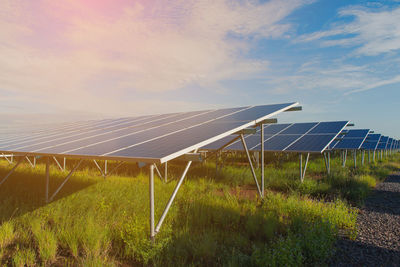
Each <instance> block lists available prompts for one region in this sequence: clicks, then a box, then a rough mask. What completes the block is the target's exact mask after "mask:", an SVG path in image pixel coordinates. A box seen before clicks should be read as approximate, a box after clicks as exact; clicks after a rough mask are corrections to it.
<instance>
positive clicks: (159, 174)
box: [154, 163, 165, 181]
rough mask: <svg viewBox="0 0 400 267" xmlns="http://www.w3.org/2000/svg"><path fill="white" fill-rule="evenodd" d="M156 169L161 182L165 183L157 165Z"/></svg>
mask: <svg viewBox="0 0 400 267" xmlns="http://www.w3.org/2000/svg"><path fill="white" fill-rule="evenodd" d="M154 169H155V170H156V172H157V175H158V177H160V179H161V181H165V179H164V177H163V176H162V175H161V172H160V170H159V169H158V167H157V164H155V163H154Z"/></svg>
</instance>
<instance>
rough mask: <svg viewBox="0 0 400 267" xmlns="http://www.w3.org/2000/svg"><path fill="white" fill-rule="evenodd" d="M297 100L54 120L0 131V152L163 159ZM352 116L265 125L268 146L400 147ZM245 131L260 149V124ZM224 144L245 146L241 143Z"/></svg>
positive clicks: (217, 140)
mask: <svg viewBox="0 0 400 267" xmlns="http://www.w3.org/2000/svg"><path fill="white" fill-rule="evenodd" d="M297 105H298V103H285V104H275V105H262V106H248V107H239V108H230V109H217V110H203V111H193V112H180V113H170V114H162V115H149V116H139V117H129V118H119V119H106V120H96V121H95V120H92V121H85V122H76V123H66V124H54V125H48V126H43V125H42V126H40V127H33V126H29V127H27V128H25V129H23V128H19V129H9V130H7V131H3V132H2V131H0V153H4V154H5V153H7V154H10V153H12V154H20V155H51V156H65V157H79V158H91V159H95V158H100V159H115V160H131V161H143V162H159V163H163V162H166V161H168V160H171V159H174V158H176V157H179V156H181V155H184V154H185V153H188V152H192V151H194V150H197V149H214V150H215V149H218V148H220V147H221V146H223V145H225V144H227V143H228V142H230V141H231V140H232V139H234V138H236V137H237V134H236V133H237V132H238V131H241V130H243V129H245V128H249V127H257V125H259V123H260V122H262V121H264V120H265V119H268V118H271V117H273V116H276V115H277V114H279V113H280V112H283V111H289V110H291V109H293V108H294V107H295V106H297ZM348 124H349V122H348V121H334V122H312V123H291V124H264V145H265V150H266V151H286V152H318V153H322V152H323V151H325V150H327V149H359V148H363V149H371V150H374V149H397V148H398V147H399V142H398V140H394V139H391V138H388V137H385V136H381V135H376V134H371V133H370V131H369V130H345V129H344V128H345V127H346V126H348ZM258 130H259V131H258V132H257V133H256V134H254V135H248V136H246V138H245V139H246V142H247V144H248V147H249V149H251V150H260V149H261V135H260V129H258ZM225 149H231V150H242V145H241V143H240V142H233V143H232V144H231V145H230V146H228V147H226V148H225Z"/></svg>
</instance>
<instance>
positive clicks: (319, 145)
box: [285, 134, 336, 152]
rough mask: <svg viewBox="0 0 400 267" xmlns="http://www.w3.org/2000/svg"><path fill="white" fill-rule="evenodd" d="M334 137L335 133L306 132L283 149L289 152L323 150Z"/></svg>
mask: <svg viewBox="0 0 400 267" xmlns="http://www.w3.org/2000/svg"><path fill="white" fill-rule="evenodd" d="M335 137H336V135H335V134H307V135H305V136H303V137H302V138H300V139H299V140H297V141H296V143H294V144H292V145H291V146H290V147H288V148H287V149H286V150H285V151H290V152H303V151H306V152H323V151H324V149H325V148H326V147H327V146H328V144H329V142H331V141H332V140H333V139H334V138H335Z"/></svg>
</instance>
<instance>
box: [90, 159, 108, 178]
mask: <svg viewBox="0 0 400 267" xmlns="http://www.w3.org/2000/svg"><path fill="white" fill-rule="evenodd" d="M93 162H94V165H96V167H97V169H98V170H99V171H100V173H101V176H103V178H106V174H105V172H103V170H102V169H101V167H100V165H99V163H97V161H96V160H95V159H94V160H93Z"/></svg>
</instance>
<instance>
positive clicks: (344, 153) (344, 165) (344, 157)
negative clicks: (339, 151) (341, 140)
mask: <svg viewBox="0 0 400 267" xmlns="http://www.w3.org/2000/svg"><path fill="white" fill-rule="evenodd" d="M346 161H347V149H346V150H345V151H344V152H343V164H342V167H343V168H344V167H346Z"/></svg>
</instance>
